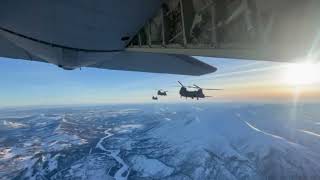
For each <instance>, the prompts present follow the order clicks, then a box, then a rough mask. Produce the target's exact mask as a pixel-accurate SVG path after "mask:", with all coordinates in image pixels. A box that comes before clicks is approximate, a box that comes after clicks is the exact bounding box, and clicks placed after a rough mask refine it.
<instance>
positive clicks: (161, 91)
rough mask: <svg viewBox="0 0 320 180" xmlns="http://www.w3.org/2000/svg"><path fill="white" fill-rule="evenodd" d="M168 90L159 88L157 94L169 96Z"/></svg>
mask: <svg viewBox="0 0 320 180" xmlns="http://www.w3.org/2000/svg"><path fill="white" fill-rule="evenodd" d="M167 92H168V91H164V90H162V89H159V90H158V92H157V94H158V96H167Z"/></svg>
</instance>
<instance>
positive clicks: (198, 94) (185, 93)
mask: <svg viewBox="0 0 320 180" xmlns="http://www.w3.org/2000/svg"><path fill="white" fill-rule="evenodd" d="M178 83H179V84H180V85H181V88H180V91H179V94H180V97H185V98H186V99H187V98H188V97H189V98H191V99H193V98H196V99H197V100H199V98H206V97H210V96H206V95H205V94H204V93H203V90H211V91H220V90H223V89H205V88H201V87H199V86H197V85H195V84H194V85H193V86H184V85H183V84H182V83H181V82H180V81H178ZM187 87H188V88H194V89H196V90H195V91H189V90H188V89H187Z"/></svg>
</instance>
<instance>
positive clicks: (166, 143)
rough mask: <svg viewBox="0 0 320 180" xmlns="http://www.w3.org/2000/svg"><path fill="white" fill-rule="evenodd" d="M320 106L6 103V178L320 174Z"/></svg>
mask: <svg viewBox="0 0 320 180" xmlns="http://www.w3.org/2000/svg"><path fill="white" fill-rule="evenodd" d="M316 107H318V106H317V105H304V106H301V107H299V108H298V109H297V107H291V106H283V105H244V104H238V105H231V104H202V105H197V106H194V105H188V104H184V105H160V104H158V105H131V106H103V107H88V108H57V109H46V110H43V109H42V110H32V111H30V110H28V111H25V110H24V111H22V110H21V111H19V110H17V111H14V112H3V111H2V112H0V134H1V137H0V179H12V178H16V179H201V180H203V179H320V163H319V162H320V155H319V153H320V149H319V148H318V147H320V146H319V138H320V135H319V132H320V128H319V126H320V123H319V122H320V120H319V117H320V114H318V112H317V111H316V110H315V109H316ZM292 108H294V109H292ZM289 112H291V113H289ZM292 112H294V113H295V114H294V116H293V114H292Z"/></svg>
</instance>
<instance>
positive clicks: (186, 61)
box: [88, 52, 217, 76]
mask: <svg viewBox="0 0 320 180" xmlns="http://www.w3.org/2000/svg"><path fill="white" fill-rule="evenodd" d="M99 56H100V57H99ZM106 57H108V55H104V54H98V55H90V54H88V58H91V59H100V61H99V62H98V63H96V64H92V65H89V66H88V67H95V68H101V69H113V70H126V71H141V72H153V73H167V74H181V75H195V76H198V75H203V74H208V73H212V72H215V71H216V70H217V68H215V67H213V66H210V65H208V64H205V63H203V62H201V61H199V60H197V59H195V58H193V57H190V56H186V55H167V54H158V53H142V52H119V53H114V55H112V56H110V57H109V58H106ZM101 59H102V61H101Z"/></svg>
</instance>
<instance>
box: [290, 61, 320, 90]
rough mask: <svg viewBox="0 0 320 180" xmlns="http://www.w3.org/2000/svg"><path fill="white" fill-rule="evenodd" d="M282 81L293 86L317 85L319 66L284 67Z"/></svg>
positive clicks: (298, 65)
mask: <svg viewBox="0 0 320 180" xmlns="http://www.w3.org/2000/svg"><path fill="white" fill-rule="evenodd" d="M284 80H285V82H286V83H287V84H289V85H293V86H304V85H311V84H314V83H317V82H319V81H320V64H313V63H303V64H290V65H288V66H287V67H286V70H285V75H284Z"/></svg>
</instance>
